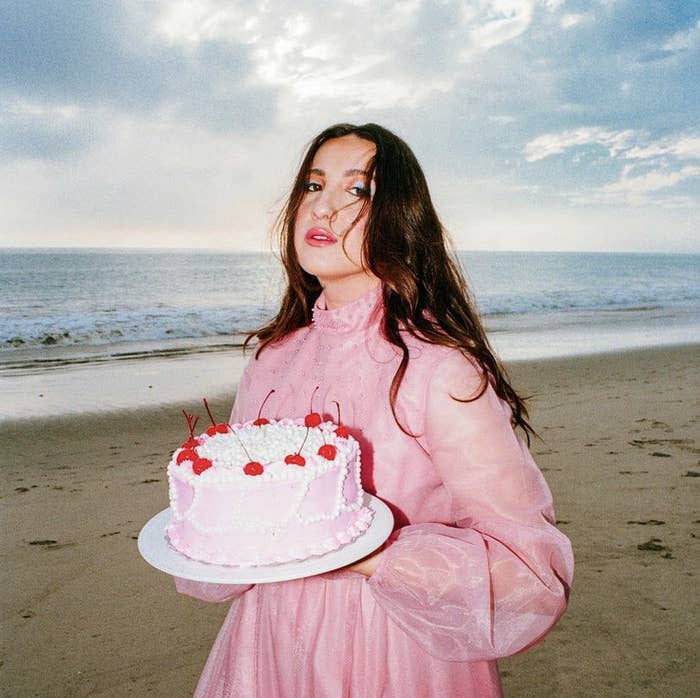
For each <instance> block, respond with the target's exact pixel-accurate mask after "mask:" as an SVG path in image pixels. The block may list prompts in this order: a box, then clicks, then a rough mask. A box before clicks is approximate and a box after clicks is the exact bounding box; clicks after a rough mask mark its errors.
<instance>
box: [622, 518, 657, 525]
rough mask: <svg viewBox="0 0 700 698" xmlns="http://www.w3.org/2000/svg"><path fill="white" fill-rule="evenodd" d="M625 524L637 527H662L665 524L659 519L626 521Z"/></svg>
mask: <svg viewBox="0 0 700 698" xmlns="http://www.w3.org/2000/svg"><path fill="white" fill-rule="evenodd" d="M627 523H628V524H637V525H639V526H663V525H664V524H665V523H666V522H665V521H661V520H659V519H646V520H644V521H628V522H627Z"/></svg>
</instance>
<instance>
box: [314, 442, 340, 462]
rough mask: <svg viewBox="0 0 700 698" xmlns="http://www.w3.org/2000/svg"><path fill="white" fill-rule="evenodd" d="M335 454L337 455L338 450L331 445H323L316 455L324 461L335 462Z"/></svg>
mask: <svg viewBox="0 0 700 698" xmlns="http://www.w3.org/2000/svg"><path fill="white" fill-rule="evenodd" d="M336 453H338V449H337V448H336V447H335V446H334V445H333V444H323V446H321V447H320V448H319V449H318V455H319V456H322V457H323V458H325V459H326V460H335V456H336Z"/></svg>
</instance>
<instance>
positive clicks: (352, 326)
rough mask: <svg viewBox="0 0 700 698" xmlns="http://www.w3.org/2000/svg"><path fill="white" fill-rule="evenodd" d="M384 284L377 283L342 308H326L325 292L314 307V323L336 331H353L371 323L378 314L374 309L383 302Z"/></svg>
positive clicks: (319, 326)
mask: <svg viewBox="0 0 700 698" xmlns="http://www.w3.org/2000/svg"><path fill="white" fill-rule="evenodd" d="M381 295H382V285H381V284H379V283H378V284H375V285H374V286H372V288H371V289H370V290H369V291H367V293H365V294H364V295H363V296H360V297H359V298H358V299H357V300H354V301H352V302H350V303H346V304H345V305H343V306H341V307H340V308H334V309H333V310H326V309H325V307H326V298H325V295H324V293H323V292H321V295H320V296H319V297H318V298H317V299H316V303H314V307H313V324H314V326H315V327H318V328H319V329H322V330H332V331H334V332H352V331H354V330H358V329H361V328H363V327H366V326H367V325H369V324H370V323H371V322H372V320H373V319H374V317H375V316H376V314H375V313H374V310H375V309H376V308H377V306H378V304H379V303H380V302H381Z"/></svg>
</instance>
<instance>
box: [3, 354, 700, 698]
mask: <svg viewBox="0 0 700 698" xmlns="http://www.w3.org/2000/svg"><path fill="white" fill-rule="evenodd" d="M509 369H510V372H511V374H512V377H513V380H514V382H515V384H516V385H517V386H518V388H519V389H520V390H522V392H523V393H524V394H528V395H533V398H532V400H531V402H530V406H531V417H532V423H533V426H534V427H535V429H536V430H537V432H538V433H539V434H540V436H541V440H539V439H535V440H534V441H533V444H532V452H533V454H534V456H535V460H536V461H537V463H538V465H539V467H540V469H541V470H542V472H543V473H544V475H545V477H546V479H547V481H548V483H549V485H550V488H551V489H552V493H553V496H554V502H555V506H556V512H557V520H558V525H559V526H560V528H561V529H562V531H564V532H565V533H566V534H567V535H568V536H569V537H570V538H571V540H572V542H573V544H574V551H575V556H576V560H577V568H576V573H575V578H574V585H573V589H572V595H571V599H570V607H569V610H568V612H567V613H566V614H565V616H564V617H563V619H562V620H561V621H560V623H559V624H558V625H557V626H556V627H555V628H554V630H553V631H552V632H551V633H550V634H549V635H548V636H547V637H546V638H545V639H544V641H543V642H542V643H540V644H539V645H537V646H536V647H534V648H532V649H530V650H529V651H527V652H525V653H523V654H520V655H517V656H515V657H511V658H507V659H504V660H501V661H500V662H499V666H500V670H501V673H502V676H503V683H504V690H505V694H506V695H512V696H520V695H523V696H525V695H542V696H555V695H556V696H562V697H563V698H569V697H577V696H581V697H583V696H590V695H601V696H606V697H612V698H616V697H619V698H623V697H624V698H627V696H629V695H635V696H641V697H646V696H648V697H649V698H651V697H652V696H658V695H692V694H693V690H694V689H693V686H694V685H695V679H696V676H695V663H696V657H695V642H696V638H697V630H696V623H695V618H697V615H698V612H699V611H700V608H699V602H698V598H697V593H696V586H697V570H698V568H700V544H699V542H700V525H699V524H700V509H699V508H698V504H697V502H698V498H697V494H698V492H697V487H698V484H700V480H698V477H700V463H699V461H698V458H699V457H700V414H699V412H700V410H698V405H697V395H696V392H695V390H696V386H697V385H698V384H699V383H700V356H699V354H698V351H697V347H696V346H690V347H681V348H670V349H649V350H643V351H636V352H627V353H623V354H610V355H593V356H588V357H582V358H575V359H571V358H563V359H552V360H547V361H535V362H513V363H509ZM231 382H232V384H234V385H235V381H233V380H232V381H231ZM233 392H234V391H233V388H232V389H231V393H230V395H226V396H225V397H222V398H220V399H217V400H215V401H213V405H212V408H213V411H214V414H215V415H226V414H227V410H228V409H230V406H231V402H232V400H233ZM193 404H194V402H183V403H182V404H178V405H177V406H173V405H170V406H164V405H158V406H145V407H141V408H137V409H119V410H116V411H111V412H104V413H101V414H85V413H83V414H71V415H62V416H53V417H47V418H36V417H35V418H34V419H31V420H24V419H21V420H12V421H5V422H0V439H1V440H2V444H3V455H4V458H3V460H2V465H1V467H2V470H3V474H4V476H5V477H4V478H3V485H2V487H0V498H1V499H2V500H3V501H2V506H0V527H2V530H3V536H2V537H1V538H0V556H1V557H2V560H3V565H2V568H1V569H2V572H1V573H0V574H2V575H4V576H3V581H4V588H5V590H6V593H5V594H4V595H3V600H2V604H3V605H2V609H3V619H4V634H3V638H2V646H3V650H4V652H3V655H4V664H2V665H1V666H0V672H1V674H0V679H1V680H2V683H3V686H4V687H5V690H6V691H7V692H8V695H42V696H65V695H71V696H75V697H76V698H81V697H82V696H88V695H90V696H95V695H98V696H100V697H101V698H119V697H120V696H123V695H153V696H163V697H165V696H167V697H168V698H178V697H180V696H182V697H183V698H185V697H186V696H189V695H191V694H192V691H193V689H194V685H195V683H196V680H197V677H198V676H199V673H200V671H201V669H202V666H203V663H204V661H205V659H206V656H207V654H208V651H209V648H210V647H211V644H212V642H213V640H214V637H215V635H216V633H217V631H218V628H219V625H220V623H221V621H222V619H223V617H224V615H225V613H226V612H227V608H228V604H222V605H215V604H213V605H211V604H205V603H202V602H197V601H194V600H193V599H190V598H187V597H183V596H180V595H178V594H176V593H175V590H174V586H173V583H172V579H171V578H170V577H168V576H167V575H165V574H162V573H160V572H158V571H157V570H155V569H153V568H151V567H150V566H148V565H147V564H146V563H145V562H144V561H143V560H142V559H141V558H140V556H139V554H138V551H137V548H136V537H137V536H138V532H139V531H140V529H141V527H142V526H143V525H144V524H145V523H146V522H147V521H148V520H149V519H150V518H151V517H152V516H153V515H155V514H156V513H157V512H159V511H161V510H163V509H164V508H166V507H167V506H168V495H167V478H166V475H165V467H166V464H167V459H168V457H169V454H170V453H171V452H172V450H173V448H174V447H175V446H176V445H177V444H178V443H179V442H180V441H181V440H182V436H183V433H184V432H185V425H184V420H183V419H182V415H181V413H180V410H181V409H182V408H185V409H189V408H190V407H192V406H193ZM620 667H624V671H620Z"/></svg>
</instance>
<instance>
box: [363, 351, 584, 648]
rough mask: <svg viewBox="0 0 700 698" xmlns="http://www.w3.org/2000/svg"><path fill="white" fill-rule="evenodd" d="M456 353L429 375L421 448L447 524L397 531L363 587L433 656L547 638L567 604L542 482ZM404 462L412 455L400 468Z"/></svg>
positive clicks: (565, 571)
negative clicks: (443, 499) (448, 508)
mask: <svg viewBox="0 0 700 698" xmlns="http://www.w3.org/2000/svg"><path fill="white" fill-rule="evenodd" d="M479 382H480V375H479V373H478V371H477V369H476V368H475V367H474V366H473V365H472V363H471V362H469V361H468V360H467V359H465V358H464V357H463V356H461V355H460V354H457V353H456V352H455V353H454V354H450V356H449V357H447V358H446V359H444V360H443V361H442V363H441V364H440V365H439V366H438V368H437V369H436V371H435V373H434V375H433V376H432V378H431V380H430V383H429V386H428V393H427V396H426V420H425V442H424V443H425V445H426V446H427V448H428V451H429V453H430V454H431V459H432V461H433V463H434V464H435V467H436V468H437V469H438V470H439V472H440V475H441V477H442V479H443V482H444V485H445V487H446V488H447V490H448V492H449V494H450V496H451V500H452V517H451V518H452V519H453V520H454V525H446V524H443V523H424V524H417V525H409V526H406V527H405V528H403V529H401V530H400V531H399V532H398V534H395V535H396V537H395V539H394V540H393V542H392V544H391V545H389V546H388V547H387V548H385V550H384V553H383V555H382V559H381V561H380V564H379V566H378V568H377V570H376V571H375V572H374V574H373V575H372V576H371V577H370V578H369V581H368V583H369V584H370V587H371V589H372V592H373V594H374V597H375V598H376V600H377V602H378V603H379V604H380V605H381V606H382V607H383V608H384V610H385V611H386V613H387V614H388V615H389V616H390V617H391V618H392V620H393V621H394V622H395V623H396V624H397V625H398V626H400V627H401V628H402V629H403V630H404V631H405V632H406V633H407V634H408V635H409V636H410V637H412V638H413V639H414V640H415V641H416V642H417V643H418V644H419V645H420V646H421V647H423V648H424V649H425V651H427V652H428V653H429V654H431V655H433V656H435V657H438V658H440V659H445V660H454V661H474V660H483V659H495V658H497V657H503V656H507V655H511V654H514V653H515V652H518V651H520V650H523V649H525V648H527V647H529V646H530V645H532V644H534V643H535V642H537V641H538V640H539V639H540V638H542V637H543V636H544V635H545V633H547V631H548V630H549V629H550V628H551V627H552V626H553V625H554V623H555V622H556V621H557V619H558V618H559V617H560V616H561V615H562V613H563V612H564V610H565V608H566V604H567V598H568V594H569V588H570V584H571V580H572V573H573V556H572V552H571V545H570V543H569V541H568V539H567V538H566V537H565V536H564V535H563V534H562V533H561V532H560V531H558V530H557V529H556V528H555V527H554V525H553V521H554V511H553V507H552V499H551V494H550V492H549V489H548V487H547V484H546V483H545V481H544V478H543V477H542V475H541V474H540V471H539V470H538V468H537V466H536V465H535V463H534V462H533V460H532V457H531V456H530V453H529V451H528V450H527V448H526V446H525V445H524V444H523V443H522V441H521V440H520V439H518V438H517V437H516V435H515V433H514V432H513V429H512V427H511V423H510V409H509V408H508V406H507V405H505V404H504V403H502V402H501V401H500V400H499V399H498V397H497V396H496V394H495V392H494V390H493V389H492V388H491V387H490V386H489V388H488V389H487V391H486V392H485V393H484V395H482V396H481V397H480V398H479V399H477V400H475V401H473V402H467V403H464V402H457V401H455V400H453V399H451V398H450V394H451V395H454V396H456V397H460V398H464V397H468V396H471V395H474V394H476V392H477V389H478V386H479ZM402 465H403V467H406V468H409V467H410V463H406V464H402Z"/></svg>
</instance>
